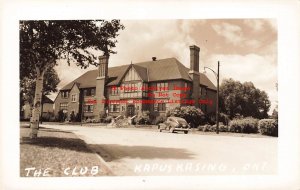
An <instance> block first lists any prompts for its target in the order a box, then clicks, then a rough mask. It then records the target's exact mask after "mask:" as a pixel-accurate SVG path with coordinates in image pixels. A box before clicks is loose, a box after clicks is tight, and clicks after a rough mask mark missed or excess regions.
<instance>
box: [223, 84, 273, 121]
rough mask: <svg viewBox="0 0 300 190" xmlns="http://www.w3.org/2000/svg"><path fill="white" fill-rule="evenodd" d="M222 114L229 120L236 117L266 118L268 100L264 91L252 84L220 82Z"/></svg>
mask: <svg viewBox="0 0 300 190" xmlns="http://www.w3.org/2000/svg"><path fill="white" fill-rule="evenodd" d="M220 99H221V104H220V105H221V106H220V109H221V111H222V112H224V113H226V114H228V115H229V116H230V117H231V118H233V117H235V116H236V115H242V116H244V117H248V116H252V117H255V118H260V119H261V118H267V117H268V111H269V109H270V100H269V97H268V95H267V93H266V92H265V91H261V90H259V89H257V88H255V86H254V85H253V83H252V82H244V83H241V82H239V81H234V80H233V79H226V80H224V81H222V84H221V86H220Z"/></svg>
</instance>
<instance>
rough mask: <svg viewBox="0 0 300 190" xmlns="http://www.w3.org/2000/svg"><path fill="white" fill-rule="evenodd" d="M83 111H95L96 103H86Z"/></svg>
mask: <svg viewBox="0 0 300 190" xmlns="http://www.w3.org/2000/svg"><path fill="white" fill-rule="evenodd" d="M83 111H84V112H93V111H94V105H84V107H83Z"/></svg>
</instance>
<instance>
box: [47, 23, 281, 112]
mask: <svg viewBox="0 0 300 190" xmlns="http://www.w3.org/2000/svg"><path fill="white" fill-rule="evenodd" d="M121 23H122V24H123V25H124V26H125V29H124V30H122V31H120V32H119V34H120V35H119V36H118V37H117V40H118V43H117V44H116V48H114V50H115V51H117V54H113V55H111V56H110V60H109V67H113V66H118V65H125V64H130V63H131V62H132V63H138V62H143V61H150V60H152V57H157V59H164V58H170V57H175V58H177V59H178V60H179V61H180V62H181V63H182V64H184V65H185V66H186V67H189V61H190V60H189V56H190V51H189V46H191V45H197V46H198V47H200V66H199V68H200V72H203V68H204V66H205V67H210V68H212V69H214V70H215V71H216V70H217V62H218V61H220V65H221V66H220V82H221V81H222V80H223V79H228V78H233V79H234V80H238V81H241V82H246V81H251V82H253V84H254V85H255V87H256V88H259V89H261V90H264V91H265V92H266V93H267V94H268V96H269V99H270V101H271V108H270V111H269V113H272V111H273V109H274V107H275V106H276V105H277V91H276V83H277V24H276V20H273V19H209V20H121ZM98 53H99V55H100V54H101V52H98ZM55 69H56V71H57V72H58V75H59V78H60V80H61V82H60V83H59V85H58V89H60V88H62V87H63V86H64V85H66V84H68V83H69V82H71V81H72V80H74V79H76V78H77V77H79V76H80V75H82V74H83V73H85V72H86V71H88V70H91V69H95V67H94V66H90V67H89V68H88V69H81V68H80V67H76V66H75V64H73V65H72V64H71V66H68V64H67V63H66V61H65V60H60V61H59V64H58V66H56V68H55ZM206 75H207V76H208V77H209V78H210V80H211V81H212V82H213V83H214V84H215V85H216V78H215V76H214V75H213V73H212V72H210V71H207V73H206ZM56 95H57V93H56V94H52V95H51V96H50V98H51V99H54V98H55V97H56Z"/></svg>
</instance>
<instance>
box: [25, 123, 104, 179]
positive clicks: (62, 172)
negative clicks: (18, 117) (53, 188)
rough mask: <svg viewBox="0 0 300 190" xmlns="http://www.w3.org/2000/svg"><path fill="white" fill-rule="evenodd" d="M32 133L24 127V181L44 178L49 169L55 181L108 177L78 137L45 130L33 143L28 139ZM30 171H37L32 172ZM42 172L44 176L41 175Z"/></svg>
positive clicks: (42, 130) (49, 173)
mask: <svg viewBox="0 0 300 190" xmlns="http://www.w3.org/2000/svg"><path fill="white" fill-rule="evenodd" d="M29 132H30V129H29V127H27V126H25V125H21V128H20V176H21V177H27V176H28V177H34V176H38V177H42V176H43V172H45V169H47V168H49V169H48V174H47V175H48V176H51V177H61V176H63V177H67V176H72V177H76V176H103V175H108V174H107V173H105V172H104V171H102V170H101V167H100V161H99V159H98V157H97V156H96V155H95V154H94V153H93V152H92V151H90V150H89V149H88V148H87V147H86V144H85V142H84V141H82V140H81V139H79V138H78V137H77V136H76V135H75V134H73V133H71V132H64V131H59V130H54V129H45V128H41V129H40V130H39V134H38V138H37V139H34V140H33V139H30V138H28V134H29ZM26 168H27V170H25V169H26ZM28 168H35V170H30V172H29V171H28ZM97 168H98V170H97ZM34 171H35V173H36V175H35V174H34ZM39 172H41V173H42V174H40V175H38V174H39ZM80 172H81V173H80ZM72 173H73V174H72Z"/></svg>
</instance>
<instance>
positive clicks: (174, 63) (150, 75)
mask: <svg viewBox="0 0 300 190" xmlns="http://www.w3.org/2000/svg"><path fill="white" fill-rule="evenodd" d="M131 66H132V67H134V69H135V70H136V72H137V73H138V74H139V75H140V77H141V78H142V80H143V81H145V82H154V81H164V80H175V79H183V80H187V81H192V80H191V78H190V76H189V74H188V72H189V69H188V68H186V67H185V66H184V65H183V64H182V63H180V62H179V61H178V60H177V59H176V58H167V59H161V60H156V61H147V62H141V63H135V64H132V65H131V64H129V65H122V66H117V67H110V68H108V80H107V85H119V84H120V82H121V80H122V78H123V77H124V75H125V74H126V73H127V71H128V70H129V69H130V68H131ZM97 71H98V70H97V69H95V70H91V71H87V72H86V73H84V74H83V75H81V76H80V77H78V78H77V79H75V80H74V81H72V82H70V83H69V84H67V85H66V86H64V87H63V88H62V89H61V90H69V89H71V87H72V86H73V84H74V83H75V82H76V83H78V84H77V85H78V87H79V88H89V87H95V86H96V78H97V74H98V72H97ZM200 83H201V85H204V86H207V87H208V88H209V89H212V90H216V87H215V85H214V84H213V83H212V82H211V81H210V80H209V79H208V78H207V77H206V75H204V74H203V73H200Z"/></svg>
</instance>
